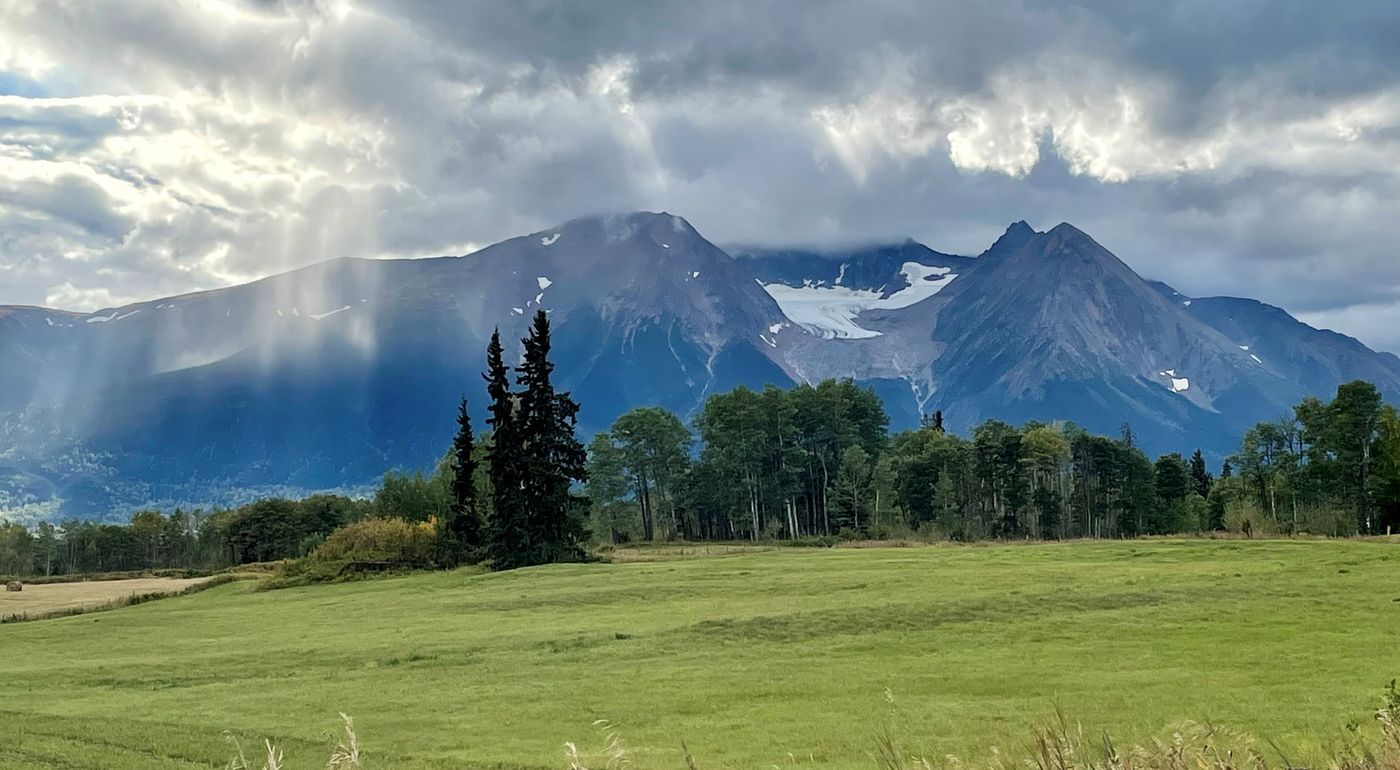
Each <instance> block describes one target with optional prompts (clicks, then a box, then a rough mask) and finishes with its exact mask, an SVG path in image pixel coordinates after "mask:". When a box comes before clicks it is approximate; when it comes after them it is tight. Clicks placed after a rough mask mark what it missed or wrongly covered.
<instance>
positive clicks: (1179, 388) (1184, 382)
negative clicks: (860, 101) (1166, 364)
mask: <svg viewBox="0 0 1400 770" xmlns="http://www.w3.org/2000/svg"><path fill="white" fill-rule="evenodd" d="M1157 376H1159V377H1166V378H1167V379H1168V380H1170V381H1171V389H1172V392H1173V393H1185V392H1186V391H1188V390H1190V389H1191V380H1190V379H1189V378H1186V377H1178V376H1176V370H1175V369H1167V370H1166V371H1161V372H1157Z"/></svg>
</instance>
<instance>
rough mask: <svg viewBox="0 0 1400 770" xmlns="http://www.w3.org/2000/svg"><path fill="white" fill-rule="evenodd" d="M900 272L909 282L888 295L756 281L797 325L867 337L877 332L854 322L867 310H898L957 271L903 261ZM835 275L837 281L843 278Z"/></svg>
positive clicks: (823, 333)
mask: <svg viewBox="0 0 1400 770" xmlns="http://www.w3.org/2000/svg"><path fill="white" fill-rule="evenodd" d="M900 272H901V273H902V274H903V275H904V277H905V279H906V280H907V281H908V282H909V286H907V287H906V288H904V289H901V290H899V291H897V292H895V293H894V294H891V295H890V296H888V297H882V296H881V292H879V291H872V290H868V289H852V288H849V287H846V286H824V285H821V284H813V283H812V282H811V281H806V282H804V283H803V285H802V286H788V285H786V284H782V283H763V282H762V281H760V282H759V285H760V286H762V287H763V290H764V291H766V292H768V295H769V296H771V297H772V298H773V300H774V301H775V302H777V303H778V307H779V308H781V309H782V311H783V315H786V316H787V317H788V318H791V319H792V320H793V321H795V322H796V323H797V325H798V326H801V327H802V328H804V329H806V330H807V331H808V332H811V333H812V334H815V335H817V336H818V337H821V338H823V339H835V338H840V339H867V338H870V337H879V336H880V332H878V331H874V330H871V329H867V328H865V327H863V326H861V325H860V324H859V323H857V322H856V319H857V318H859V316H860V314H861V313H864V312H865V311H867V310H899V309H901V308H906V307H910V306H911V305H915V304H918V303H919V302H923V301H924V300H926V299H928V298H929V297H932V296H933V295H935V294H937V293H938V292H940V291H942V290H943V288H944V287H945V286H947V285H948V284H949V283H952V281H953V279H954V278H957V277H958V276H957V274H956V273H954V272H953V271H952V268H948V267H931V266H929V265H924V264H920V263H918V262H905V263H904V265H903V267H902V268H901V269H900ZM844 274H845V270H844V265H843V270H842V275H840V276H838V277H837V282H838V283H839V282H840V281H841V279H842V278H844Z"/></svg>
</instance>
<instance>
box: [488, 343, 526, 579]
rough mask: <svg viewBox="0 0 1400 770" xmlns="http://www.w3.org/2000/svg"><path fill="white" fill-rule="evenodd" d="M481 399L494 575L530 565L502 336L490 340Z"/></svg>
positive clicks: (521, 466) (520, 457) (522, 470)
mask: <svg viewBox="0 0 1400 770" xmlns="http://www.w3.org/2000/svg"><path fill="white" fill-rule="evenodd" d="M483 376H484V377H485V378H486V394H487V396H488V397H489V398H490V399H491V407H490V412H491V416H490V417H488V418H487V419H486V424H487V425H490V426H491V444H490V449H489V451H488V452H487V455H486V472H487V476H488V477H489V478H490V480H491V522H490V526H489V527H488V528H487V544H486V552H487V555H488V556H489V557H490V558H491V562H492V565H493V566H494V567H495V568H496V569H510V568H512V567H519V566H523V565H525V564H529V563H530V562H529V560H528V558H527V555H526V551H527V549H528V546H529V543H530V533H529V531H528V528H527V527H526V522H525V518H526V515H525V514H526V508H525V499H524V495H523V490H522V484H523V480H524V476H525V472H526V471H525V467H524V456H523V455H524V452H523V447H522V446H521V439H520V430H519V426H518V424H517V419H516V417H517V415H516V412H515V393H513V392H512V391H511V387H510V369H509V368H507V367H506V363H505V351H504V350H503V349H502V348H501V332H500V330H499V329H497V330H496V331H495V332H493V333H492V334H491V343H490V344H489V345H488V346H487V348H486V373H485V374H484V375H483Z"/></svg>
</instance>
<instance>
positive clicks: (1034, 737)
mask: <svg viewBox="0 0 1400 770" xmlns="http://www.w3.org/2000/svg"><path fill="white" fill-rule="evenodd" d="M886 698H887V699H890V700H891V702H893V696H891V695H890V693H889V691H886ZM340 718H341V720H342V722H343V724H342V726H341V730H342V732H341V736H340V740H339V742H338V743H337V744H336V746H335V748H334V749H332V751H331V755H330V759H329V761H328V762H327V764H326V767H327V769H328V770H360V769H361V768H365V767H367V765H365V764H363V763H362V761H361V759H360V744H359V738H358V737H357V736H356V734H355V724H354V721H353V720H352V719H351V718H350V717H348V716H346V715H345V714H341V715H340ZM1376 723H1377V726H1378V728H1379V735H1378V737H1377V736H1376V735H1374V734H1373V735H1370V736H1363V734H1362V731H1361V730H1360V729H1359V728H1358V727H1356V726H1352V728H1351V731H1350V732H1351V735H1350V740H1349V741H1348V742H1347V743H1346V745H1343V746H1340V747H1338V748H1336V749H1333V750H1332V751H1331V754H1330V755H1329V756H1327V757H1324V758H1321V759H1320V760H1319V761H1317V762H1315V763H1314V764H1296V763H1294V762H1293V761H1292V759H1291V758H1289V757H1288V756H1287V755H1286V754H1285V753H1284V752H1283V751H1281V750H1280V749H1279V748H1278V747H1277V746H1274V745H1273V744H1270V748H1271V749H1272V750H1273V754H1274V755H1275V756H1276V757H1277V758H1276V759H1274V760H1270V759H1269V758H1268V757H1267V756H1266V755H1265V753H1264V752H1263V750H1261V749H1259V748H1258V747H1257V742H1256V741H1255V739H1254V738H1253V737H1251V736H1249V735H1247V734H1244V733H1239V732H1234V731H1230V730H1227V729H1223V728H1220V727H1216V726H1212V725H1201V724H1197V723H1194V722H1184V723H1182V724H1181V725H1179V726H1178V727H1177V728H1176V729H1175V730H1173V731H1172V733H1171V735H1169V736H1167V737H1166V738H1158V739H1155V740H1153V741H1151V742H1149V743H1146V744H1143V745H1137V746H1133V747H1131V748H1120V747H1119V746H1118V745H1116V744H1115V743H1114V742H1113V739H1112V738H1110V737H1109V736H1108V735H1106V734H1105V735H1102V736H1099V737H1091V736H1090V735H1089V734H1088V733H1086V732H1085V730H1084V726H1083V725H1080V724H1077V723H1075V724H1071V723H1070V722H1069V720H1068V719H1066V718H1065V716H1064V715H1063V714H1059V713H1057V714H1056V715H1055V718H1054V719H1053V720H1051V721H1049V722H1047V723H1044V724H1041V725H1038V726H1035V727H1033V728H1032V729H1031V736H1030V741H1029V743H1028V744H1027V746H1026V748H1024V749H1023V750H1022V751H1021V753H1007V752H1003V751H1001V750H999V749H997V748H996V747H992V749H991V758H990V759H988V760H986V761H985V762H983V763H981V764H969V763H965V762H963V761H962V760H961V759H959V758H957V757H955V756H952V755H948V756H944V757H942V758H933V759H930V758H928V757H925V756H921V755H917V754H912V753H910V752H908V751H905V750H904V749H903V748H901V746H900V741H899V739H898V736H896V735H895V734H894V731H893V730H891V729H889V728H886V729H885V730H884V731H882V732H880V733H879V734H877V735H876V736H875V738H874V741H873V749H872V752H871V754H870V760H871V766H872V767H873V768H874V770H935V768H936V769H937V770H1299V768H1310V769H1311V770H1400V690H1397V685H1396V682H1395V681H1393V680H1392V681H1391V683H1390V685H1389V686H1388V687H1387V688H1386V691H1385V695H1384V697H1383V700H1382V703H1381V707H1380V708H1379V709H1378V710H1377V711H1376ZM593 726H594V727H595V728H597V729H598V731H599V732H600V733H601V734H602V746H601V747H600V748H598V749H597V750H594V751H591V752H590V751H584V750H581V749H580V748H579V746H578V744H575V743H572V742H568V743H565V744H564V756H563V767H564V769H565V770H628V768H638V770H642V769H643V768H645V767H647V766H645V765H641V764H638V763H637V762H635V761H634V758H633V752H632V749H631V748H630V747H629V746H628V744H627V741H626V740H625V739H624V738H623V736H622V733H621V731H620V730H619V729H618V728H617V726H616V725H614V724H612V723H611V722H608V721H607V720H598V721H596V722H594V723H593ZM228 738H229V740H230V741H232V742H233V744H234V749H235V751H236V754H235V755H234V757H233V759H232V760H230V761H229V763H228V766H227V767H228V770H283V755H282V752H281V750H280V749H278V748H277V746H276V745H274V744H273V743H272V741H269V740H264V741H263V747H262V748H263V752H265V753H261V754H260V756H262V757H264V759H263V764H262V767H261V768H258V767H257V766H256V765H255V764H253V763H252V762H251V761H250V760H249V759H248V757H247V755H246V754H245V753H244V751H243V747H242V745H241V744H240V743H239V741H238V739H237V738H235V737H233V736H231V735H230V736H228ZM680 748H681V756H680V758H679V760H678V763H677V768H676V770H699V766H700V765H699V763H698V762H697V761H696V759H695V757H693V756H691V753H690V749H689V748H687V747H686V745H685V743H684V742H681V744H680Z"/></svg>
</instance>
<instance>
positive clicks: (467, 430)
mask: <svg viewBox="0 0 1400 770" xmlns="http://www.w3.org/2000/svg"><path fill="white" fill-rule="evenodd" d="M475 451H476V441H475V438H474V436H473V435H472V418H471V415H470V414H469V413H468V412H467V399H466V398H463V399H462V403H461V405H460V406H459V407H458V410H457V437H456V438H454V439H453V440H452V457H451V458H450V462H451V471H452V478H451V484H452V499H451V504H450V506H449V508H448V515H447V520H446V521H444V522H443V541H444V550H445V551H446V555H447V558H448V561H449V562H452V563H458V564H461V563H466V562H470V561H474V560H476V559H477V558H478V557H479V555H480V550H481V546H482V540H483V537H482V536H483V533H482V522H481V513H480V511H479V510H478V508H477V504H476V457H475Z"/></svg>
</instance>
